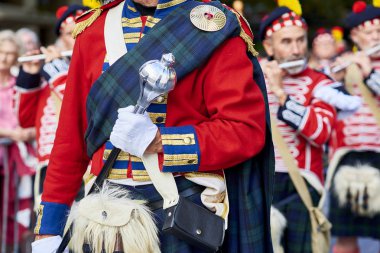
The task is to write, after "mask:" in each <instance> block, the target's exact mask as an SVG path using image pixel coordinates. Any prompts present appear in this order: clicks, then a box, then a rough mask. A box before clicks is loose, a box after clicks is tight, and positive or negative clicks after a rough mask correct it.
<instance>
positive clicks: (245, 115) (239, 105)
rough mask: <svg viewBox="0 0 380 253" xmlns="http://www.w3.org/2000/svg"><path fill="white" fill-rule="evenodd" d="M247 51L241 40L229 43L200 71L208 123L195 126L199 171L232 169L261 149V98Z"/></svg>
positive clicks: (236, 39) (262, 126)
mask: <svg viewBox="0 0 380 253" xmlns="http://www.w3.org/2000/svg"><path fill="white" fill-rule="evenodd" d="M246 50H247V49H246V45H245V42H244V41H243V40H242V39H241V38H240V37H238V38H234V39H231V40H229V41H228V43H225V44H223V45H222V47H221V48H219V49H218V52H216V54H215V57H212V58H211V61H210V62H209V63H208V64H207V66H206V68H205V69H204V71H203V73H205V80H204V99H205V103H206V106H207V111H208V113H209V115H210V120H209V121H206V122H203V123H201V124H199V125H196V126H195V129H196V133H197V136H198V140H199V146H200V151H201V164H200V170H201V171H206V170H218V169H223V168H229V167H232V166H234V165H236V164H238V163H241V162H243V161H245V160H247V159H249V158H251V157H253V156H254V155H256V154H257V153H259V152H260V151H261V149H262V148H263V146H264V143H265V105H264V98H263V95H262V93H261V91H260V89H259V87H258V85H257V84H256V83H255V81H254V79H253V64H252V62H251V61H250V59H249V58H248V56H247V52H246Z"/></svg>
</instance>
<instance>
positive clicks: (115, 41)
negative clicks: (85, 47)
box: [104, 1, 127, 65]
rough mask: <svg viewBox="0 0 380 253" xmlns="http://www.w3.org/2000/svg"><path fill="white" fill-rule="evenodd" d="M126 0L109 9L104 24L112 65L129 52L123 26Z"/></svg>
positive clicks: (105, 38)
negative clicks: (122, 19) (122, 20)
mask: <svg viewBox="0 0 380 253" xmlns="http://www.w3.org/2000/svg"><path fill="white" fill-rule="evenodd" d="M124 2H125V1H123V2H121V3H120V4H119V5H117V6H116V7H114V8H111V9H110V10H109V11H108V13H107V17H106V21H105V24H104V40H105V44H106V50H107V59H108V62H109V64H110V65H112V64H114V63H115V62H116V61H117V60H118V59H119V58H120V57H121V56H123V55H124V54H126V53H127V48H126V46H125V41H124V34H123V27H122V26H121V18H122V12H123V6H124Z"/></svg>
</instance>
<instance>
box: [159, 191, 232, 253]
mask: <svg viewBox="0 0 380 253" xmlns="http://www.w3.org/2000/svg"><path fill="white" fill-rule="evenodd" d="M164 212H165V221H164V225H163V227H162V231H163V233H166V234H171V235H174V236H175V237H177V238H179V239H181V240H183V241H185V242H187V243H188V244H190V245H192V246H194V247H197V248H200V249H202V250H204V251H207V252H217V251H218V250H219V249H220V248H221V246H222V244H223V240H224V233H225V229H224V219H223V218H222V217H219V216H218V215H216V214H214V213H212V212H211V211H209V210H207V209H206V208H203V207H201V206H199V205H197V204H195V203H194V202H192V201H190V200H188V199H186V198H184V197H181V196H180V198H179V201H178V204H177V205H175V206H172V207H170V208H167V209H165V210H164Z"/></svg>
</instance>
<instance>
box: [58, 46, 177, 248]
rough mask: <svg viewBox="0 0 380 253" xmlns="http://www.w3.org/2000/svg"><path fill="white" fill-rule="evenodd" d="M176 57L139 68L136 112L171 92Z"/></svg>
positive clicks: (112, 159)
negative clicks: (138, 91)
mask: <svg viewBox="0 0 380 253" xmlns="http://www.w3.org/2000/svg"><path fill="white" fill-rule="evenodd" d="M174 63H175V58H174V55H173V54H172V53H168V54H163V55H162V57H161V60H151V61H147V62H146V63H144V64H143V65H142V66H141V67H140V69H139V75H140V96H139V99H138V100H137V103H136V105H135V109H134V113H136V114H144V112H145V111H146V109H147V108H148V106H149V105H150V104H151V103H152V101H153V100H155V99H156V98H157V97H159V96H162V95H164V94H166V93H169V92H170V91H171V90H173V89H174V86H175V84H176V82H177V74H176V72H175V70H174V68H173V65H174ZM120 152H121V150H120V149H119V148H113V149H112V151H111V153H110V155H109V157H108V159H107V161H106V162H105V163H104V165H103V168H102V170H101V171H100V173H99V175H98V177H97V178H96V181H95V183H94V184H93V186H92V187H91V189H90V191H89V193H88V194H91V193H93V192H96V191H98V190H100V188H99V187H100V186H102V185H103V182H104V181H105V180H106V179H107V178H108V176H109V173H110V172H111V169H112V165H113V164H114V163H115V161H116V159H117V157H118V156H119V154H120ZM72 229H73V224H71V225H70V227H69V229H68V230H67V232H66V233H65V235H64V237H63V239H62V242H61V244H60V245H59V247H58V249H57V252H56V253H63V251H64V250H65V248H66V247H67V245H68V244H69V242H70V239H71V231H72Z"/></svg>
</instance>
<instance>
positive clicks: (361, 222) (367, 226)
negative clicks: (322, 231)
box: [328, 151, 380, 239]
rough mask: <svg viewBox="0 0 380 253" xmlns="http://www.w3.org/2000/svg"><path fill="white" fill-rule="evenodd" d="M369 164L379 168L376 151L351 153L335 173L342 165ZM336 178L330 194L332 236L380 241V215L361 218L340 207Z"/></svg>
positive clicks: (379, 157)
mask: <svg viewBox="0 0 380 253" xmlns="http://www.w3.org/2000/svg"><path fill="white" fill-rule="evenodd" d="M358 162H359V163H362V164H369V165H371V166H373V167H376V168H378V169H380V168H379V164H380V155H379V153H376V152H374V151H351V152H349V153H347V154H346V155H345V156H344V157H342V159H341V161H340V162H339V165H338V168H337V169H336V171H335V173H334V177H335V175H336V173H337V172H338V171H339V167H340V166H341V165H352V164H357V163H358ZM334 177H333V179H332V182H331V190H330V194H329V198H330V209H329V216H328V218H329V220H330V222H331V223H332V225H333V226H332V230H331V234H332V235H333V236H342V237H343V236H355V237H358V236H361V237H372V238H375V239H380V229H379V228H380V213H379V214H377V215H375V216H374V217H371V218H370V217H365V216H359V215H357V214H355V213H353V212H352V211H351V209H350V208H347V207H340V206H339V202H338V198H337V197H336V195H335V190H334ZM379 194H380V193H379Z"/></svg>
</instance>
